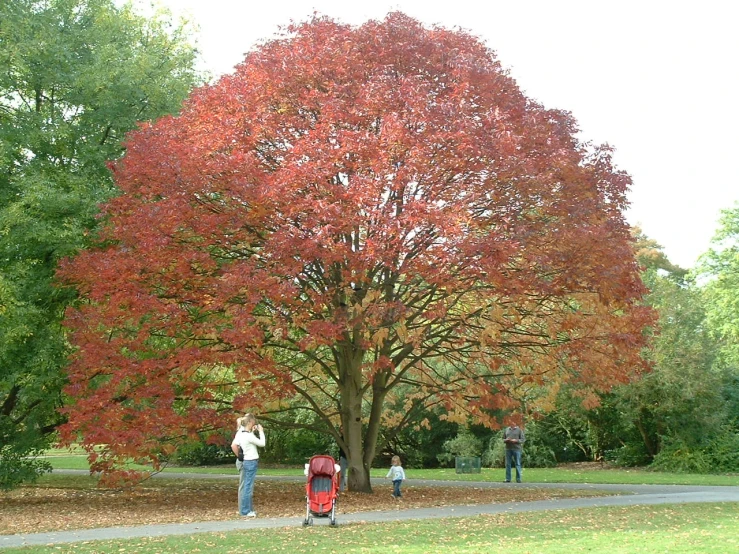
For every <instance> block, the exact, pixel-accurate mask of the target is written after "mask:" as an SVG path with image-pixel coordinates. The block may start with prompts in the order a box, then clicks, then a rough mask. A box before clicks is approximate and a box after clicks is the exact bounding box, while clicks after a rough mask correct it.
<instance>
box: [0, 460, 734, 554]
mask: <svg viewBox="0 0 739 554" xmlns="http://www.w3.org/2000/svg"><path fill="white" fill-rule="evenodd" d="M201 475H202V474H201ZM163 476H166V477H175V476H181V477H188V478H193V477H194V476H193V475H192V474H184V473H183V474H172V473H168V474H166V475H163ZM199 478H205V479H209V478H212V479H224V478H227V479H232V478H234V477H233V476H231V475H227V476H223V475H213V476H203V477H199ZM258 478H259V479H284V480H295V478H294V477H266V476H263V477H258ZM380 481H381V480H378V483H379V482H380ZM373 483H374V480H373ZM413 485H414V486H426V485H427V486H445V487H446V486H459V487H477V488H496V487H512V486H513V487H524V488H557V489H562V488H567V489H587V490H601V491H606V492H612V493H614V495H618V496H601V497H588V498H567V499H557V500H538V501H534V502H509V503H504V504H479V505H473V506H447V507H442V508H439V507H435V508H414V509H395V510H386V511H376V512H360V513H354V514H341V512H340V511H339V514H338V517H337V521H338V523H339V525H342V524H346V523H360V522H361V523H377V522H389V521H402V520H409V519H427V518H448V517H468V516H476V515H480V514H496V513H504V512H507V513H516V512H532V511H543V510H569V509H573V508H595V507H600V506H635V505H648V504H683V503H696V502H739V486H736V487H701V486H692V485H691V486H687V485H589V484H574V483H571V484H568V483H521V484H518V483H490V482H469V481H427V480H421V479H414V480H413ZM339 507H340V506H339ZM304 516H305V514H304V513H302V512H301V513H300V514H299V515H297V516H296V517H280V518H261V519H260V518H257V519H246V518H240V519H235V520H229V521H207V522H200V523H172V524H161V525H140V526H131V527H104V528H98V529H81V530H78V531H56V532H49V533H32V534H25V535H0V549H2V548H10V547H18V546H33V545H53V544H63V543H73V542H82V541H98V540H114V539H134V538H141V537H161V536H165V535H192V534H195V533H217V532H225V531H243V530H248V529H264V528H279V527H294V526H301V525H302V522H303V518H304ZM314 521H315V524H316V525H328V520H327V519H320V518H315V520H314Z"/></svg>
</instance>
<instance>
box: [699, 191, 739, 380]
mask: <svg viewBox="0 0 739 554" xmlns="http://www.w3.org/2000/svg"><path fill="white" fill-rule="evenodd" d="M697 278H698V280H699V281H701V282H703V283H704V288H705V294H706V304H707V318H708V325H709V327H710V329H711V332H712V333H713V335H714V336H715V337H716V338H717V339H718V340H719V342H720V348H721V361H722V363H723V364H724V365H727V366H731V367H733V368H734V370H735V371H736V370H737V368H739V203H737V204H736V205H735V206H734V207H733V208H731V209H727V210H723V211H722V212H721V218H720V220H719V229H718V231H717V232H716V235H715V236H714V237H713V240H712V241H711V248H710V249H709V251H708V252H706V253H705V254H704V255H703V256H702V257H701V260H700V265H699V267H698V269H697Z"/></svg>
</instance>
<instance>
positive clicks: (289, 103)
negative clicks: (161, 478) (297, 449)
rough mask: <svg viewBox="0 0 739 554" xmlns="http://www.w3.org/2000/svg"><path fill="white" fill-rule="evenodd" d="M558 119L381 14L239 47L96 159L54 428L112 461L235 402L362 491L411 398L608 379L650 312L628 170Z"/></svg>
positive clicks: (497, 401)
mask: <svg viewBox="0 0 739 554" xmlns="http://www.w3.org/2000/svg"><path fill="white" fill-rule="evenodd" d="M575 132H576V129H575V123H574V121H573V120H572V118H571V117H570V116H569V114H567V113H564V112H561V111H553V110H547V109H545V108H543V107H542V106H541V105H539V104H537V103H536V102H533V101H532V100H530V99H528V98H526V97H525V96H524V95H523V94H522V92H521V91H520V90H519V88H518V87H517V86H516V83H515V82H514V81H513V80H512V79H511V78H510V77H509V76H508V75H507V74H506V72H505V71H503V70H502V69H501V66H500V64H499V63H498V61H497V60H496V58H495V56H494V54H493V53H492V52H491V51H490V50H488V49H487V48H486V47H485V46H484V45H483V44H482V43H481V42H480V41H479V40H478V39H476V38H474V37H472V36H470V35H468V34H466V33H463V32H460V31H450V30H447V29H443V28H433V29H428V28H424V27H423V26H422V25H421V24H419V22H417V21H415V20H413V19H411V18H409V17H407V16H405V15H403V14H400V13H393V14H390V15H389V16H388V17H387V18H386V19H385V20H384V21H381V22H378V21H370V22H368V23H366V24H364V25H362V26H360V27H350V26H346V25H341V24H339V23H336V22H334V21H332V20H330V19H326V18H321V17H316V18H314V19H313V20H311V21H309V22H307V23H304V24H300V25H297V26H295V27H294V28H291V29H289V30H288V33H287V34H286V36H285V37H284V38H283V39H280V40H274V41H272V42H269V43H266V44H264V45H262V46H260V47H259V48H257V49H256V50H254V51H253V52H250V53H249V54H247V56H246V58H245V60H244V62H243V63H242V64H241V65H239V66H238V67H237V68H236V71H235V73H234V74H232V75H228V76H225V77H223V78H222V79H220V81H218V82H217V83H216V84H214V85H212V86H207V87H203V88H201V89H199V90H197V91H196V92H195V93H194V94H193V95H192V96H191V98H190V99H189V101H188V102H187V104H186V106H185V108H184V110H183V111H182V113H181V115H179V116H178V117H168V118H164V119H161V120H159V121H158V122H156V123H154V124H151V125H145V126H142V127H141V128H140V130H138V131H137V132H135V133H133V134H132V135H130V137H129V139H128V143H127V153H126V156H125V158H124V159H123V160H122V161H121V162H120V163H117V164H116V165H115V167H114V174H115V179H116V183H117V184H118V186H119V187H120V189H121V191H122V195H121V196H120V197H118V198H116V199H115V200H114V201H112V202H110V203H109V204H108V205H107V206H106V207H105V214H106V215H107V219H108V225H107V227H106V229H105V231H104V233H103V234H102V236H101V237H100V244H99V247H98V248H97V249H94V250H90V251H87V252H85V253H83V254H81V255H80V256H78V257H77V258H76V259H74V260H73V261H71V262H70V263H68V264H67V265H66V267H65V268H64V270H63V277H64V278H65V279H66V280H67V281H68V282H70V283H74V284H75V285H77V286H78V287H79V288H80V290H81V292H82V295H83V298H84V299H85V301H84V302H81V303H80V304H79V305H78V306H77V308H76V309H74V310H73V311H70V312H69V313H68V316H67V323H68V325H69V326H70V327H71V329H72V334H71V338H72V341H73V343H74V344H75V345H76V347H77V348H78V350H77V354H76V356H75V357H74V360H73V363H72V365H71V369H70V383H71V384H70V385H69V387H68V389H67V392H68V393H69V394H70V395H71V396H72V397H74V398H75V399H76V403H75V405H74V406H73V407H72V408H71V409H70V410H69V424H68V426H67V427H66V428H65V437H66V438H67V439H68V440H71V439H72V438H81V440H82V441H83V443H84V444H85V445H88V446H89V447H90V448H91V449H92V447H93V445H101V444H102V445H105V448H104V449H103V450H102V451H99V450H98V451H92V450H91V456H92V460H93V462H94V465H93V468H94V469H97V470H103V471H106V472H107V471H110V470H111V469H113V468H115V466H116V463H119V462H121V461H122V460H124V459H126V458H129V457H136V458H149V459H151V460H152V461H154V463H155V464H156V463H157V462H158V460H160V459H161V457H162V456H163V455H166V454H167V453H168V452H170V451H171V450H172V448H173V447H174V446H175V445H176V444H177V441H178V440H181V439H182V438H183V437H187V436H192V435H193V434H194V433H201V434H202V433H208V432H211V431H217V430H219V429H223V428H224V426H225V427H229V428H230V427H231V426H232V425H233V419H234V417H235V414H236V413H239V412H242V411H243V410H247V409H248V410H251V411H256V412H258V413H260V414H261V416H262V417H263V418H265V419H267V420H268V421H269V419H272V420H273V421H281V422H282V423H289V424H291V425H305V426H308V427H312V428H314V429H319V430H323V431H325V432H327V433H330V434H332V435H334V437H336V438H337V440H339V442H340V443H341V444H342V446H344V447H345V450H346V451H347V452H348V454H349V466H350V468H351V471H350V481H349V486H350V488H352V489H353V490H363V491H369V490H371V489H370V484H369V467H370V464H371V462H372V460H373V457H374V456H375V454H376V452H377V448H378V444H379V443H380V442H381V437H382V436H384V435H383V433H384V432H386V431H387V430H388V429H393V428H397V427H398V426H401V425H404V424H407V423H409V422H413V423H414V424H419V422H418V421H413V414H415V413H416V412H417V410H416V408H417V407H419V406H424V407H428V406H431V405H436V406H439V407H441V406H443V407H444V409H445V413H446V415H447V416H448V417H450V418H456V419H457V420H459V421H462V420H463V419H466V418H470V417H471V418H473V419H474V420H475V421H478V422H482V423H485V424H488V425H490V426H495V425H496V424H497V418H498V417H500V415H501V414H516V413H521V412H522V411H524V410H532V409H535V408H536V407H537V406H541V405H544V404H546V402H547V401H548V399H549V398H551V397H552V395H553V394H554V393H555V392H556V390H557V388H558V387H559V386H560V385H562V384H563V383H576V384H577V385H578V390H579V391H580V393H581V394H582V396H583V399H584V401H585V402H587V401H589V400H590V399H591V398H592V397H593V392H594V391H599V390H604V389H608V388H609V387H610V386H611V385H613V384H614V383H617V382H623V381H625V380H628V379H629V377H630V375H632V374H633V372H634V371H636V370H637V368H639V367H640V365H641V361H640V357H639V351H640V349H641V348H642V346H643V345H644V339H643V335H642V329H643V327H644V325H645V324H647V323H648V322H650V321H651V314H650V312H649V310H648V309H646V308H644V307H641V306H640V304H639V301H640V298H641V296H642V294H643V293H644V288H643V286H642V283H641V281H640V279H639V273H638V267H637V264H636V262H635V260H634V255H633V252H632V246H631V242H630V236H629V229H628V228H627V225H626V224H625V223H624V219H623V210H624V207H625V205H626V198H625V193H626V191H627V188H628V186H629V183H630V180H629V177H628V176H627V175H626V174H624V173H621V172H618V171H615V170H614V169H613V167H612V165H611V163H610V156H609V152H608V150H607V149H606V148H597V149H589V148H587V147H586V145H583V144H581V143H579V142H578V140H577V139H576V138H575V136H574V134H575ZM307 414H310V415H307ZM420 423H421V424H422V422H420ZM341 427H343V429H342V430H341V432H340V429H341Z"/></svg>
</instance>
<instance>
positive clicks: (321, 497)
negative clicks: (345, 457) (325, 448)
mask: <svg viewBox="0 0 739 554" xmlns="http://www.w3.org/2000/svg"><path fill="white" fill-rule="evenodd" d="M337 468H338V466H337V465H336V462H335V461H334V459H333V458H332V457H331V456H326V455H319V456H313V457H312V458H311V459H310V461H309V462H308V464H307V473H308V481H307V482H306V484H305V498H306V506H305V520H304V521H303V525H313V516H316V517H328V518H330V519H329V524H330V525H336V501H337V499H338V496H339V471H337Z"/></svg>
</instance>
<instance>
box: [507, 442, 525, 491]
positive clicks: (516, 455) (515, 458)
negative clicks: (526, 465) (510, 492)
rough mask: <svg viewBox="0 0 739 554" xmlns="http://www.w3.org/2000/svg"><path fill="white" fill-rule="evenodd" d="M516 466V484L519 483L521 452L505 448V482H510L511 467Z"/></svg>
mask: <svg viewBox="0 0 739 554" xmlns="http://www.w3.org/2000/svg"><path fill="white" fill-rule="evenodd" d="M514 463H515V464H516V483H520V482H521V451H520V450H514V449H512V448H510V449H508V448H506V451H505V480H506V482H507V483H509V482H510V481H511V466H512V465H513V464H514Z"/></svg>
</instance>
